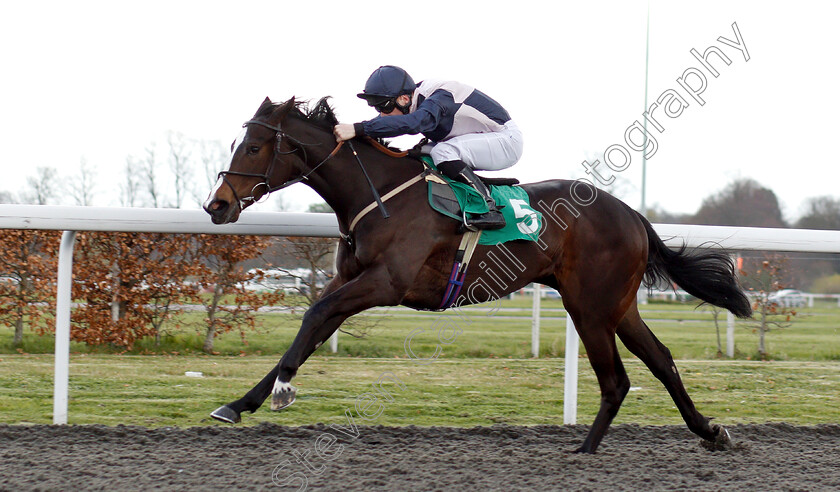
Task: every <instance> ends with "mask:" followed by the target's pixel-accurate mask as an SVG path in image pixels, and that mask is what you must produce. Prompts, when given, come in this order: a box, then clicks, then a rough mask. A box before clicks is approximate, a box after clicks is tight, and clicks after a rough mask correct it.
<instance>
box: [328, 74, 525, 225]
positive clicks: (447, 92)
mask: <svg viewBox="0 0 840 492" xmlns="http://www.w3.org/2000/svg"><path fill="white" fill-rule="evenodd" d="M358 97H360V98H362V99H364V100H366V101H367V103H368V105H370V106H371V107H373V108H374V109H375V110H376V111H377V112H379V116H378V117H376V118H373V119H372V120H367V121H363V122H361V123H355V124H352V125H351V124H346V123H342V124H338V125H336V126H335V129H334V133H335V136H336V139H337V140H338V141H343V140H349V139H351V138H353V137H359V136H363V135H369V136H371V137H396V136H399V135H415V134H417V133H422V134H423V135H425V136H426V137H427V138H428V139H429V140H430V141H431V143H432V147H431V148H430V149H429V148H428V147H427V146H426V147H424V148H423V150H424V152H426V153H428V154H429V155H430V156H431V157H432V161H433V162H434V163H435V166H436V167H437V168H438V169H439V170H440V172H442V173H443V174H444V175H446V176H447V177H449V178H450V179H452V180H455V181H459V182H461V183H464V184H467V185H469V186H472V187H473V188H475V190H476V191H478V193H479V194H480V195H481V196H482V197H483V198H484V200H485V201H486V202H487V206H488V207H489V209H490V210H489V211H488V212H487V213H485V214H481V215H478V216H475V217H473V218H472V219H471V220H470V224H469V225H471V226H473V227H475V228H477V229H500V228H502V227H504V225H505V220H504V218H503V217H502V213H501V212H499V210H498V209H497V208H496V202H495V201H494V200H493V198H492V197H491V196H490V190H488V189H487V186H485V185H484V183H482V182H481V180H480V179H479V178H478V177H477V176H476V175H475V174H474V173H473V169H478V170H485V171H497V170H500V169H506V168H508V167H510V166H513V165H514V164H516V162H517V161H518V160H519V158H520V157H521V156H522V133H521V132H520V131H519V128H518V127H517V126H516V123H514V121H513V120H512V119H511V118H510V115H508V113H507V111H505V109H504V108H503V107H502V106H501V105H500V104H499V103H497V102H496V101H494V100H493V99H491V98H490V97H488V96H487V95H485V94H484V93H483V92H481V91H479V90H478V89H475V88H473V87H470V86H468V85H465V84H461V83H460V82H454V81H446V80H424V81H421V82H420V83H419V84H415V83H414V80H413V79H412V78H411V76H410V75H408V73H406V71H405V70H403V69H401V68H399V67H395V66H393V65H385V66H382V67H379V68H377V69H376V70H375V71H374V72H373V74H371V76H370V77H369V78H368V80H367V83H366V84H365V89H364V91H363V92H361V93H359V94H358Z"/></svg>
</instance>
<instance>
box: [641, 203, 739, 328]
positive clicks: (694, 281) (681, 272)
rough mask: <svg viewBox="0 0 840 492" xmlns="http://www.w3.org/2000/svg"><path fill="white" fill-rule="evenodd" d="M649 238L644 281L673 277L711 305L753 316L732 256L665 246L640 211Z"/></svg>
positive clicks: (719, 252) (695, 295) (716, 252)
mask: <svg viewBox="0 0 840 492" xmlns="http://www.w3.org/2000/svg"><path fill="white" fill-rule="evenodd" d="M639 218H640V219H641V221H642V223H643V224H644V225H645V231H647V237H648V262H647V269H646V270H645V279H644V283H645V285H646V286H648V287H650V286H652V285H656V284H658V283H661V282H667V281H668V279H671V280H673V281H674V282H676V283H677V285H679V286H680V287H682V288H683V289H685V291H686V292H688V293H689V294H691V295H693V296H694V297H697V298H698V299H701V300H703V301H705V302H708V303H709V304H712V305H715V306H718V307H722V308H725V309H728V310H729V311H731V312H732V314H734V315H735V316H738V317H739V318H749V317H750V316H752V307H751V306H750V301H749V299H747V296H746V295H744V292H743V290H741V287H740V285H738V279H737V277H736V275H735V266H734V265H733V264H732V259H731V258H730V257H729V255H728V254H727V253H726V252H724V251H720V250H717V251H716V250H703V251H696V252H692V253H687V252H686V247H685V246H682V247H681V248H680V249H678V250H676V251H673V250H671V249H669V248H668V247H667V246H665V243H664V242H662V239H660V238H659V235H658V234H657V233H656V231H655V230H653V226H651V225H650V222H648V220H647V219H645V218H644V216H642V215H641V214H639Z"/></svg>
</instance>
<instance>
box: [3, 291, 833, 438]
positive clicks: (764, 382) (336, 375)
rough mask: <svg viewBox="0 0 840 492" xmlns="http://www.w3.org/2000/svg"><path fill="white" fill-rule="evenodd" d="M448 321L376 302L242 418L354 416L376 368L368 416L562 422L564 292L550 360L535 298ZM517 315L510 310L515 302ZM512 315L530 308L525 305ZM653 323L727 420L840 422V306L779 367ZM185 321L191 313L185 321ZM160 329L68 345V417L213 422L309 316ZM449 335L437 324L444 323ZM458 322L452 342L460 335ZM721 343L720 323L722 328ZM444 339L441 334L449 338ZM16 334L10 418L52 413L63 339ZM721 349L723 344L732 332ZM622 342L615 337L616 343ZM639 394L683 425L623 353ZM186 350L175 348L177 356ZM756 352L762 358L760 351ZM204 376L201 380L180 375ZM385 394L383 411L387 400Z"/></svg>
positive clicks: (703, 320) (696, 323)
mask: <svg viewBox="0 0 840 492" xmlns="http://www.w3.org/2000/svg"><path fill="white" fill-rule="evenodd" d="M498 307H499V308H500V309H499V310H498V311H493V308H492V307H490V306H488V305H483V306H479V307H477V308H475V309H474V310H472V311H464V312H463V313H461V317H458V316H457V313H453V314H455V316H454V317H453V314H449V315H443V316H442V315H440V314H436V313H426V314H419V313H414V312H411V311H402V310H393V309H392V310H389V311H379V312H376V313H374V314H372V315H370V316H367V317H366V318H364V319H365V320H366V321H368V322H371V321H376V323H377V324H376V325H375V326H374V327H373V328H372V329H371V332H370V335H369V336H368V337H367V339H363V340H357V339H353V338H351V337H349V336H346V335H343V336H341V337H340V341H339V353H338V354H336V355H333V354H330V353H328V351H327V346H326V345H327V344H325V346H324V347H322V348H320V349H319V350H318V351H317V352H316V353H315V354H314V355H313V356H312V357H311V358H310V360H309V361H308V362H307V363H306V364H305V365H304V366H303V367H302V368H301V370H300V372H299V374H298V377H297V378H296V379H295V380H294V384H295V385H296V386H297V387H298V401H297V402H296V403H295V404H294V405H292V406H291V407H289V408H288V409H286V410H284V411H282V412H279V413H274V412H270V411H269V410H268V406H267V405H266V406H264V407H263V408H262V409H261V410H259V411H258V412H257V413H255V414H253V415H244V416H243V419H244V420H243V423H244V424H246V425H252V424H257V423H260V422H273V423H278V424H286V425H305V424H312V423H316V422H324V423H328V424H329V423H346V417H345V411H346V410H350V411H351V412H352V413H353V415H354V416H356V415H357V411H356V409H355V404H356V401H357V399H358V398H359V397H360V396H361V395H364V394H365V393H370V392H373V391H374V390H373V388H372V384H374V383H375V382H376V381H377V380H378V379H379V378H380V376H382V375H383V374H385V373H391V374H393V375H394V376H395V377H396V378H398V379H399V380H400V381H401V382H402V383H403V384H404V385H405V388H404V389H401V390H400V389H398V388H395V387H394V386H393V385H391V384H389V383H385V386H384V387H385V388H389V389H390V391H391V393H392V395H393V401H390V400H386V399H382V398H380V400H378V402H377V403H376V404H375V405H374V406H372V407H370V408H369V409H368V413H369V414H371V413H377V410H379V409H381V413H380V414H379V415H378V416H376V417H375V418H372V419H371V420H362V419H360V418H359V417H358V416H357V417H356V418H357V420H358V421H359V423H366V424H374V425H376V424H382V425H448V426H473V425H490V424H493V423H508V424H518V425H534V424H561V423H562V422H563V416H562V414H563V364H564V361H563V359H562V358H560V357H558V356H562V355H563V353H564V350H565V312H563V311H562V304H561V303H560V302H559V301H555V300H545V301H544V302H543V311H542V322H541V336H540V342H541V349H540V358H538V359H532V358H530V330H531V321H530V311H529V310H528V309H527V308H530V299H518V300H515V301H503V302H502V303H501V304H499V305H498ZM512 308H513V309H514V310H511V309H512ZM515 308H523V309H525V310H520V311H516V310H515ZM642 310H643V312H642V316H643V317H644V318H645V319H646V320H647V321H648V325H649V326H650V328H651V329H652V330H653V332H654V333H656V335H657V337H659V338H660V340H662V342H663V343H665V344H666V345H667V346H668V347H669V348H670V349H671V352H672V353H673V355H674V357H675V358H676V359H677V367H678V368H679V370H680V372H681V374H682V377H683V380H684V382H685V384H686V387H687V388H688V391H689V394H690V395H691V396H692V398H693V399H694V401H695V403H696V404H697V406H698V408H699V409H700V411H701V412H703V413H704V414H705V415H708V416H713V417H716V418H717V419H718V421H719V422H721V423H724V424H726V423H748V422H756V423H763V422H774V421H785V422H790V423H795V424H818V423H831V422H834V423H836V422H840V408H838V405H836V402H837V401H840V395H838V393H840V384H838V383H840V338H839V337H838V329H840V309H837V308H833V307H831V306H830V305H825V306H820V305H818V306H817V307H816V308H806V309H803V311H802V313H801V315H800V316H798V317H797V318H798V319H796V321H795V323H794V325H793V326H792V327H790V328H786V329H784V330H778V331H773V332H771V333H769V334H768V338H767V341H768V349H769V351H770V360H769V361H757V360H754V359H755V358H756V354H755V346H756V345H757V337H756V335H754V334H753V333H752V331H751V329H750V328H749V326H748V325H747V324H746V323H742V322H739V324H738V325H737V327H736V338H735V339H736V349H737V351H736V357H735V359H734V360H729V359H719V358H718V357H717V349H716V336H715V327H714V323H713V321H712V317H711V315H710V314H709V313H708V312H706V311H703V308H700V309H696V308H695V306H693V305H680V304H650V305H647V306H642ZM189 316H192V317H194V318H195V319H192V320H190V319H189ZM189 316H188V317H187V318H185V319H183V320H182V321H181V322H182V328H181V329H180V330H175V331H174V332H171V333H169V334H168V335H167V336H165V337H164V342H163V344H162V345H161V346H160V347H156V346H154V344H153V343H151V342H149V341H144V342H143V343H141V344H139V345H138V347H137V348H135V349H134V350H133V351H131V352H128V353H115V352H116V350H114V349H110V348H90V347H87V346H85V345H83V344H77V343H73V344H72V346H71V352H72V353H71V366H70V403H69V422H70V423H71V424H90V423H99V424H108V425H117V424H126V425H129V424H131V425H146V426H193V425H210V424H215V421H213V420H212V419H209V418H208V413H209V412H210V411H212V410H213V409H214V408H216V407H217V406H218V405H220V404H222V403H226V402H228V401H230V400H233V399H236V398H238V397H240V396H241V395H242V394H244V392H245V391H247V390H248V389H250V388H251V387H252V386H253V385H254V384H255V383H256V382H257V381H258V380H259V379H260V378H262V376H264V375H265V373H266V372H268V370H269V369H270V368H271V367H272V365H273V364H275V363H276V362H277V360H278V359H279V356H280V354H282V352H283V351H284V350H285V349H286V347H287V346H288V344H289V343H290V342H291V340H292V338H293V337H294V335H295V333H296V332H297V328H298V326H299V323H300V321H299V318H298V317H294V316H290V315H285V314H265V315H261V318H262V327H261V328H260V329H259V330H258V331H257V332H249V333H248V334H247V336H248V344H247V345H244V344H243V343H242V341H241V340H240V338H239V336H238V335H236V334H228V335H225V336H223V337H221V338H220V339H218V340H217V345H216V348H217V350H218V352H219V353H220V354H221V355H205V354H202V353H200V346H201V339H200V337H199V336H198V335H197V334H196V333H195V331H194V329H192V328H189V327H186V326H187V325H188V324H189V323H191V322H197V321H200V315H199V314H191V315H189ZM440 328H444V330H443V331H442V332H441V331H440V330H439V329H440ZM453 330H456V331H458V333H457V337H455V336H454V333H456V332H455V331H453ZM721 330H723V331H724V333H722V336H724V337H725V319H724V320H722V321H721ZM412 332H415V336H414V338H413V339H412V344H411V347H412V350H413V351H414V353H415V354H417V355H418V356H421V357H429V356H431V355H432V354H433V353H434V351H435V347H436V345H437V344H438V343H439V339H438V337H439V336H443V338H447V337H448V338H450V339H452V338H454V340H451V343H449V344H442V345H441V348H442V352H441V354H440V357H439V358H438V359H437V360H434V361H433V362H431V363H429V364H425V365H423V364H418V363H417V362H415V361H412V360H411V359H409V358H408V357H407V355H406V351H405V342H406V338H407V337H408V336H409V334H410V333H412ZM439 333H442V335H439ZM10 340H11V331H10V330H9V329H6V328H4V329H0V423H4V424H26V423H38V424H44V423H50V422H52V392H53V357H52V355H51V353H52V351H53V339H52V337H51V336H45V337H38V336H35V335H34V334H32V333H27V334H26V336H25V340H24V345H23V347H20V350H18V349H17V348H14V347H11V346H10V343H9V342H10ZM724 343H725V341H724ZM619 345H620V343H619ZM621 350H622V356H623V358H624V361H625V366H626V368H627V371H628V373H629V374H630V379H631V382H632V386H633V389H632V390H631V392H630V393H629V394H628V396H627V398H626V400H625V403H624V405H623V406H622V409H621V411H620V412H619V414H618V417H617V418H616V421H615V422H616V423H638V424H679V423H681V422H682V420H681V418H680V416H679V414H678V412H677V410H676V408H675V407H674V405H673V402H672V401H671V399H670V397H669V396H668V393H667V392H666V391H665V389H664V388H663V387H662V385H661V384H660V383H659V382H658V381H656V380H655V379H654V378H653V377H652V376H651V375H650V373H649V372H648V371H647V369H646V368H645V367H644V365H643V364H642V363H641V362H640V361H639V360H638V359H636V358H635V357H633V356H631V355H630V354H629V353H628V352H627V351H626V350H625V349H624V348H623V347H621ZM176 354H177V355H176ZM581 354H582V356H581V358H580V359H579V363H580V366H579V368H580V383H579V405H578V422H579V423H586V424H589V423H591V421H592V419H593V418H594V415H595V413H596V411H597V405H598V401H599V392H598V387H597V383H596V381H595V376H594V374H593V372H592V370H591V368H590V367H589V364H588V361H587V360H586V359H585V357H584V355H583V348H581ZM751 359H752V360H751ZM187 371H193V372H201V373H202V374H203V377H201V378H194V377H187V376H185V372H187ZM380 403H381V406H380V405H379V404H380Z"/></svg>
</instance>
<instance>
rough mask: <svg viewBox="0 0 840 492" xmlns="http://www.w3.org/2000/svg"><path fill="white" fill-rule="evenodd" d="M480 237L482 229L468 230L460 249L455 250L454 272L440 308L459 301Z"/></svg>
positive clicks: (462, 238) (446, 307)
mask: <svg viewBox="0 0 840 492" xmlns="http://www.w3.org/2000/svg"><path fill="white" fill-rule="evenodd" d="M479 239H481V231H480V230H478V231H467V232H465V233H464V235H463V236H462V237H461V244H459V245H458V251H456V252H455V262H454V263H453V264H452V273H450V274H449V283H448V284H447V286H446V292H444V294H443V299H442V300H441V301H440V306H438V310H443V309H448V308H450V307H452V306H453V305H454V304H455V302H457V300H458V294H459V293H460V292H461V287H463V286H464V280H465V279H466V278H467V267H468V266H469V264H470V260H471V259H472V255H473V253H474V252H475V247H476V245H478V240H479Z"/></svg>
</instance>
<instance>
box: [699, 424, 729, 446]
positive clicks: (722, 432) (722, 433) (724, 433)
mask: <svg viewBox="0 0 840 492" xmlns="http://www.w3.org/2000/svg"><path fill="white" fill-rule="evenodd" d="M712 430H713V431H715V440H714V441H706V440H703V441H700V444H701V445H702V446H703V447H704V448H706V449H708V450H709V451H729V450H730V449H732V438H731V437H730V436H729V431H728V430H726V428H725V427H723V426H722V425H714V426H712Z"/></svg>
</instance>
